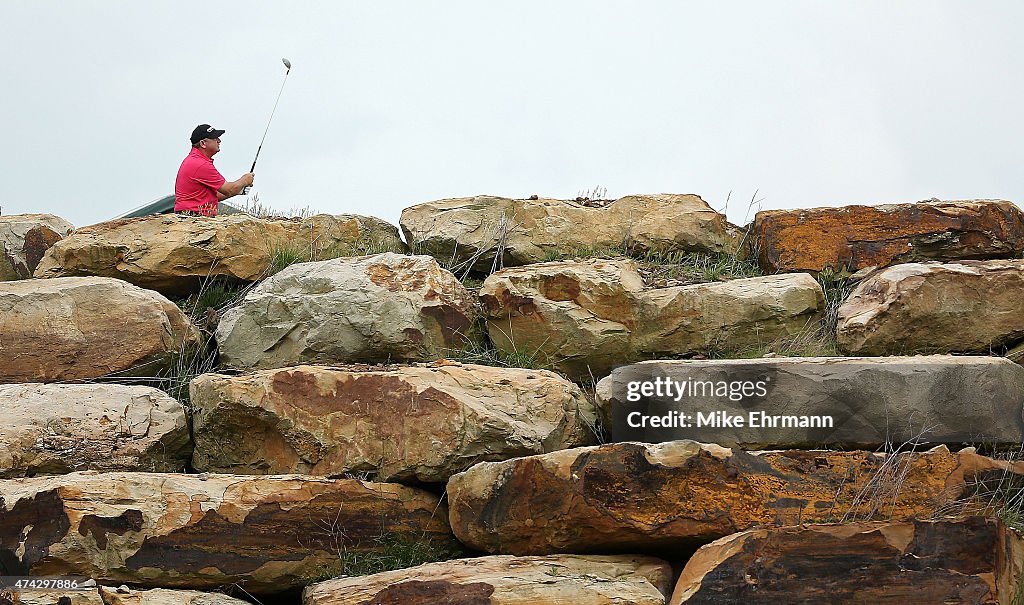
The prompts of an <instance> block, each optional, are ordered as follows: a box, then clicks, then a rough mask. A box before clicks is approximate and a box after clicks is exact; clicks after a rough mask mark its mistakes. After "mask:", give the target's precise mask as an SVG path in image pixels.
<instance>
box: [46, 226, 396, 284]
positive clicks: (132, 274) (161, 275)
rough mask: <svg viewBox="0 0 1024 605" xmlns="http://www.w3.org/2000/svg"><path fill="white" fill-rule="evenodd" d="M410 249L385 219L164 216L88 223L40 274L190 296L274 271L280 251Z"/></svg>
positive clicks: (327, 254)
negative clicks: (217, 283) (214, 284)
mask: <svg viewBox="0 0 1024 605" xmlns="http://www.w3.org/2000/svg"><path fill="white" fill-rule="evenodd" d="M380 250H396V251H402V250H404V244H402V241H401V239H399V236H398V229H396V228H395V227H394V226H392V225H389V224H387V223H385V222H384V221H381V220H380V219H376V218H372V217H366V216H356V215H339V216H331V215H328V214H318V215H316V216H312V217H309V218H306V219H301V220H300V219H283V218H281V219H262V218H256V217H253V216H249V215H248V214H228V215H223V216H218V217H214V218H208V217H196V216H185V215H180V214H160V215H154V216H145V217H141V218H130V219H118V220H114V221H109V222H106V223H100V224H98V225H92V226H90V227H83V228H81V229H78V230H77V231H75V233H74V234H73V235H72V236H71V237H68V238H65V239H64V240H61V242H60V245H55V246H54V247H52V248H51V249H50V250H49V251H48V252H47V253H46V256H45V257H44V258H43V260H42V261H41V262H40V263H39V266H38V267H37V268H36V272H35V276H36V277H45V278H51V277H66V276H90V275H97V276H104V277H116V278H119V279H123V280H125V281H127V282H131V283H133V284H135V285H137V286H141V287H143V288H148V289H151V290H157V291H159V292H162V293H164V294H167V295H176V296H184V295H187V294H190V293H192V292H196V291H198V290H199V288H200V286H201V284H202V283H203V282H204V281H206V280H208V279H211V278H221V279H226V280H229V281H240V282H251V281H256V280H258V279H262V278H264V277H266V276H267V275H269V271H268V269H269V268H270V266H271V264H272V262H273V260H274V257H275V255H283V256H286V257H289V258H301V259H304V260H309V259H321V258H331V257H333V256H340V255H352V254H365V253H367V252H376V251H380Z"/></svg>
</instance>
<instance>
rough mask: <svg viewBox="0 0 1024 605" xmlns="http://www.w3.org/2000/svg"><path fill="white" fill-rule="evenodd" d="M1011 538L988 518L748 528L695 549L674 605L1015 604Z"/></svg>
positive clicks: (1014, 538)
mask: <svg viewBox="0 0 1024 605" xmlns="http://www.w3.org/2000/svg"><path fill="white" fill-rule="evenodd" d="M1009 541H1014V542H1020V537H1019V536H1017V535H1016V534H1015V532H1013V531H1012V530H1009V529H1007V528H1005V527H1003V526H1002V525H1001V524H997V522H996V521H995V520H992V519H985V518H983V517H968V518H966V519H963V520H959V521H948V520H941V521H906V522H897V523H892V522H875V523H855V524H847V525H818V526H813V525H812V526H809V527H785V528H771V529H757V530H751V531H746V532H742V533H738V534H735V535H732V536H729V537H726V538H722V539H721V540H718V541H716V542H713V543H711V544H708V545H706V546H704V547H702V548H701V549H700V550H698V551H697V553H696V554H695V555H694V556H693V558H691V559H690V561H689V562H688V563H687V564H686V568H685V569H684V570H683V574H682V576H681V577H680V578H679V582H678V584H677V585H676V589H675V592H674V593H673V594H672V599H671V600H670V601H669V603H670V604H671V605H681V604H683V603H686V604H687V605H698V604H707V605H711V604H716V605H717V604H720V603H749V604H750V605H759V604H775V603H883V604H889V603H891V604H896V603H899V604H900V605H904V604H906V605H918V604H920V605H934V604H935V603H964V604H967V603H972V604H976V605H983V604H985V605H990V604H994V603H1010V602H1011V598H1012V597H1013V593H1012V592H1009V593H1007V592H1004V591H1002V590H1000V584H1002V585H1004V586H1006V585H1008V582H1007V578H1005V577H1003V574H1001V573H1000V565H999V561H1000V560H1001V559H1002V558H1003V557H1004V556H1005V554H1006V552H1007V551H1008V550H1009V549H1010V548H1009V546H1008V544H1007V542H1009ZM1010 580H1014V579H1010Z"/></svg>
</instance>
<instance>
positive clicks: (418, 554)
mask: <svg viewBox="0 0 1024 605" xmlns="http://www.w3.org/2000/svg"><path fill="white" fill-rule="evenodd" d="M377 542H378V544H379V547H378V548H376V549H374V550H369V551H343V552H341V553H340V555H339V560H338V572H337V575H335V576H334V577H339V576H367V575H370V574H375V573H380V572H384V571H393V570H396V569H405V568H407V567H416V566H417V565H423V564H424V563H437V562H440V561H450V560H452V559H462V558H466V557H467V556H471V555H472V553H470V552H469V551H467V550H466V549H465V547H463V546H462V545H461V544H459V543H458V542H455V541H454V540H452V541H444V542H441V541H430V540H425V539H421V540H411V539H409V538H405V537H400V536H395V535H390V534H389V535H385V536H382V537H380V538H378V539H377Z"/></svg>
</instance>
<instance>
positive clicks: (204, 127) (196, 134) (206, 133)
mask: <svg viewBox="0 0 1024 605" xmlns="http://www.w3.org/2000/svg"><path fill="white" fill-rule="evenodd" d="M222 134H224V131H223V130H217V129H216V128H214V127H213V126H210V125H209V124H200V125H199V126H196V129H195V130H193V131H192V139H191V141H192V144H193V145H195V144H196V143H198V142H199V141H202V140H203V139H216V138H217V137H219V136H220V135H222Z"/></svg>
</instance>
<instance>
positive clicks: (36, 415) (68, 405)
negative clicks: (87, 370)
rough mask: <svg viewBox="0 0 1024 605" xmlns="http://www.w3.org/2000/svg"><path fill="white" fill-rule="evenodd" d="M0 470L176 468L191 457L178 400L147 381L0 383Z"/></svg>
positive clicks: (10, 473) (5, 473)
mask: <svg viewBox="0 0 1024 605" xmlns="http://www.w3.org/2000/svg"><path fill="white" fill-rule="evenodd" d="M0 417H2V418H3V419H4V423H3V424H2V425H0V477H4V478H7V477H22V476H25V475H39V474H50V473H69V472H72V471H79V470H100V471H114V470H123V471H154V472H174V471H182V470H184V468H185V465H186V464H187V463H188V460H189V458H190V457H191V456H192V439H191V437H189V430H188V420H187V418H186V417H185V410H184V408H182V406H181V404H180V403H178V402H177V401H175V400H174V399H171V398H170V397H168V396H167V395H166V394H164V393H163V392H162V391H159V390H157V389H154V388H151V387H141V386H124V385H117V384H61V385H59V384H6V385H0Z"/></svg>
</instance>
